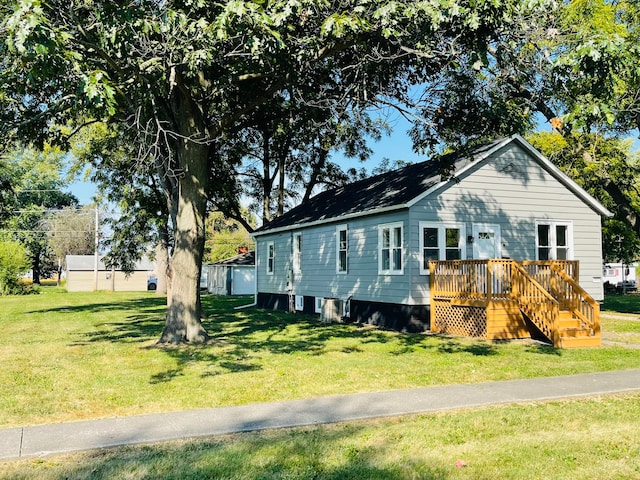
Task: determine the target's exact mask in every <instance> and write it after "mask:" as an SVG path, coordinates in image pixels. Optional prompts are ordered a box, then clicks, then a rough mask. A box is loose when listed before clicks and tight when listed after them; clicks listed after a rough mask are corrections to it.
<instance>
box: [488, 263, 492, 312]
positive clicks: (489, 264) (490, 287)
mask: <svg viewBox="0 0 640 480" xmlns="http://www.w3.org/2000/svg"><path fill="white" fill-rule="evenodd" d="M492 269H493V262H492V261H491V260H487V306H488V305H489V303H491V297H492V296H493V289H492V285H493V278H492V273H493V272H492Z"/></svg>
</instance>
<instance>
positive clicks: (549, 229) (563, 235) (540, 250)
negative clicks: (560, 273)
mask: <svg viewBox="0 0 640 480" xmlns="http://www.w3.org/2000/svg"><path fill="white" fill-rule="evenodd" d="M571 226H572V225H571V222H546V221H540V222H537V223H536V231H537V232H536V256H537V259H538V260H571V259H572V257H573V251H572V236H573V232H572V228H571Z"/></svg>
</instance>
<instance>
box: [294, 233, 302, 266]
mask: <svg viewBox="0 0 640 480" xmlns="http://www.w3.org/2000/svg"><path fill="white" fill-rule="evenodd" d="M300 272H302V233H294V234H293V273H300Z"/></svg>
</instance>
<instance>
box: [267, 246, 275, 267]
mask: <svg viewBox="0 0 640 480" xmlns="http://www.w3.org/2000/svg"><path fill="white" fill-rule="evenodd" d="M275 260H276V246H275V244H274V243H273V242H268V243H267V275H273V272H274V271H275Z"/></svg>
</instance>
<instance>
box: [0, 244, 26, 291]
mask: <svg viewBox="0 0 640 480" xmlns="http://www.w3.org/2000/svg"><path fill="white" fill-rule="evenodd" d="M27 270H29V258H28V256H27V251H26V249H25V248H24V247H23V246H22V245H21V244H20V243H18V242H14V241H0V295H15V294H18V293H23V292H24V285H22V284H21V283H20V277H21V276H22V275H24V274H25V273H26V272H27Z"/></svg>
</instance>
